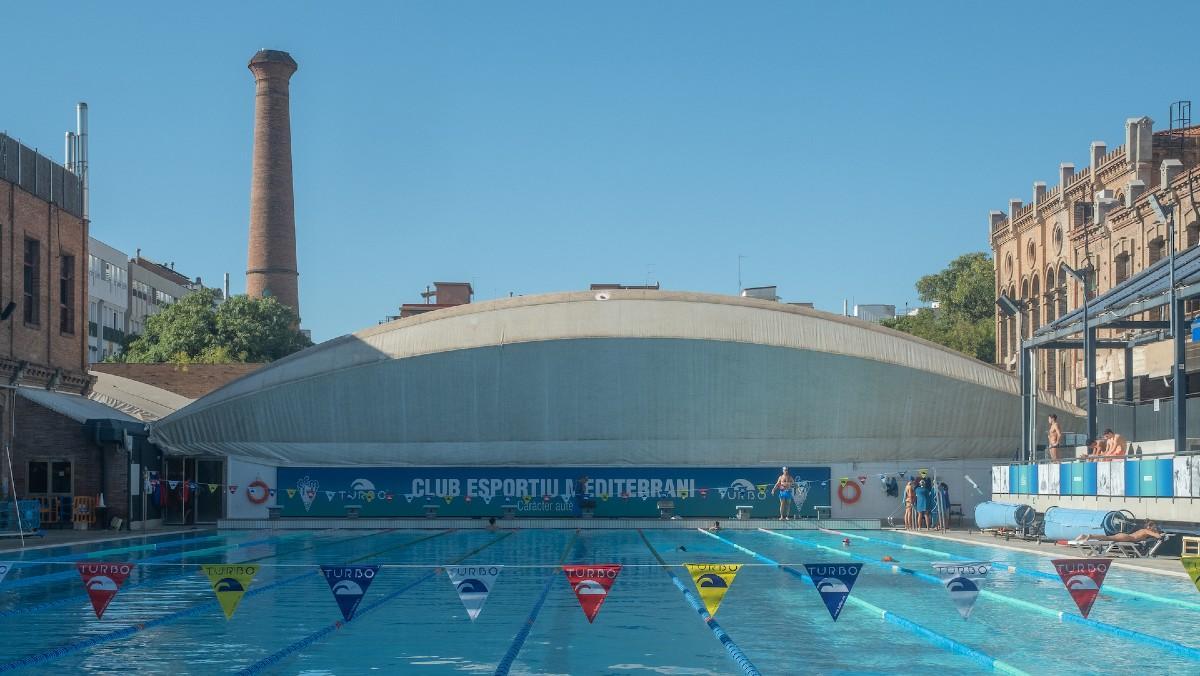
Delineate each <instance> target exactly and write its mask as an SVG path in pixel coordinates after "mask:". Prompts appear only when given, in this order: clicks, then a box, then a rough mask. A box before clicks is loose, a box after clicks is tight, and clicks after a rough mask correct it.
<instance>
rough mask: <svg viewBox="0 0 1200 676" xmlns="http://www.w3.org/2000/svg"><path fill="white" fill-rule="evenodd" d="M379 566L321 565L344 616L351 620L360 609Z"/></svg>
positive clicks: (330, 589) (322, 572)
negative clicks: (359, 606) (359, 605)
mask: <svg viewBox="0 0 1200 676" xmlns="http://www.w3.org/2000/svg"><path fill="white" fill-rule="evenodd" d="M377 572H379V566H321V574H322V575H324V576H325V581H326V582H328V583H329V591H331V592H333V600H334V601H337V604H338V608H339V609H341V611H342V617H343V618H344V619H345V620H346V621H347V622H349V621H350V618H352V617H354V611H355V610H358V604H359V603H361V602H362V600H363V596H365V595H366V593H367V588H368V587H370V586H371V583H372V582H374V581H375V573H377Z"/></svg>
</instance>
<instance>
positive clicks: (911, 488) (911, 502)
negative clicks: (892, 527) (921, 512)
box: [904, 476, 917, 530]
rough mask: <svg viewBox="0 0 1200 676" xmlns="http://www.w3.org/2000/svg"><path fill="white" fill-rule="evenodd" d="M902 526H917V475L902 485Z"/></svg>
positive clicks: (910, 528) (907, 527)
mask: <svg viewBox="0 0 1200 676" xmlns="http://www.w3.org/2000/svg"><path fill="white" fill-rule="evenodd" d="M904 527H905V528H906V529H907V530H912V529H914V528H916V527H917V477H915V476H914V477H913V478H911V479H909V480H908V483H907V484H906V485H905V486H904Z"/></svg>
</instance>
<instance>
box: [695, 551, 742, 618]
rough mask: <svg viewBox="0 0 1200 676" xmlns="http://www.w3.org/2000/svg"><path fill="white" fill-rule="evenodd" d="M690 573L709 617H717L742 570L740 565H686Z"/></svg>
mask: <svg viewBox="0 0 1200 676" xmlns="http://www.w3.org/2000/svg"><path fill="white" fill-rule="evenodd" d="M683 565H685V566H687V569H688V572H689V573H691V575H692V582H693V583H695V585H696V591H697V592H699V593H700V599H701V600H702V601H704V607H705V608H706V609H708V614H709V615H716V614H717V608H719V607H721V599H723V598H725V592H727V591H729V588H730V587H731V586H733V578H735V577H737V574H738V571H739V570H740V569H741V567H742V564H740V563H685V564H683Z"/></svg>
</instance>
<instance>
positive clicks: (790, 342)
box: [152, 290, 1077, 466]
mask: <svg viewBox="0 0 1200 676" xmlns="http://www.w3.org/2000/svg"><path fill="white" fill-rule="evenodd" d="M1019 401H1020V400H1019V396H1018V389H1017V381H1016V379H1015V378H1013V377H1012V376H1010V375H1008V374H1006V373H1004V372H1002V371H1000V370H998V369H996V368H993V367H991V366H989V365H987V364H984V363H982V362H979V361H977V360H974V359H970V358H968V357H965V356H963V355H961V354H959V353H957V352H954V351H952V350H948V349H946V348H943V347H941V346H938V345H934V344H932V343H929V342H926V341H923V340H920V339H916V338H913V337H912V336H909V335H907V334H903V333H899V332H896V331H892V330H889V329H885V328H882V327H879V326H877V325H874V324H870V323H866V322H861V321H858V320H856V319H850V318H845V317H841V316H838V315H832V314H828V313H824V312H819V311H814V310H809V309H805V308H799V307H794V306H790V305H785V304H782V303H777V302H771V301H760V300H754V299H748V298H738V297H732V296H718V295H708V294H696V293H677V292H665V291H643V290H637V291H622V290H612V291H602V292H573V293H556V294H548V295H542V296H527V297H520V298H508V299H503V300H497V301H489V302H484V303H477V304H471V305H463V306H459V307H454V308H449V309H443V310H437V311H434V312H429V313H426V314H422V315H418V316H415V317H411V318H408V319H402V320H398V321H394V322H390V323H388V324H384V325H380V326H377V327H372V328H369V329H365V330H363V331H359V332H357V333H354V334H351V335H347V336H342V337H340V338H337V339H334V340H331V341H328V342H325V343H322V344H320V345H317V346H315V347H313V348H310V349H308V350H305V351H304V352H301V353H298V354H295V355H292V356H291V357H288V358H287V359H283V360H280V361H278V362H275V363H273V364H270V365H268V366H266V367H264V368H262V369H261V370H259V371H256V372H254V373H252V374H250V375H248V376H246V377H244V378H242V379H240V380H237V381H235V382H233V383H231V384H229V385H227V386H226V387H224V388H222V389H220V390H217V391H215V392H213V393H211V394H209V395H208V396H205V397H203V398H201V399H199V400H197V401H196V402H195V403H193V404H191V405H189V406H187V407H185V408H184V409H182V410H180V411H178V412H176V413H174V414H172V415H170V416H168V417H167V418H164V419H163V420H161V421H159V422H157V423H155V424H154V425H153V426H152V439H153V440H154V441H156V442H158V443H159V444H160V445H162V446H163V447H164V448H166V449H167V450H168V451H171V452H178V453H192V454H211V453H216V454H222V455H234V456H242V457H245V458H248V459H253V460H257V461H260V462H265V463H268V464H280V465H395V466H402V465H416V466H436V465H456V466H484V465H555V466H561V465H582V466H587V465H643V466H680V465H696V466H728V465H739V466H746V465H757V464H774V465H778V464H781V463H782V464H788V463H791V464H795V465H800V464H818V463H828V462H845V461H852V460H853V461H863V462H878V461H903V460H907V459H949V458H975V459H982V458H1008V457H1010V456H1011V455H1012V454H1013V452H1014V449H1016V448H1017V447H1018V446H1019V440H1018V437H1019V434H1020V428H1021V425H1020V408H1019V407H1020V403H1019ZM1041 401H1042V402H1044V403H1045V404H1049V406H1045V407H1044V411H1045V412H1057V413H1059V414H1060V416H1063V415H1066V416H1067V417H1068V418H1070V417H1073V415H1074V414H1076V413H1077V410H1076V409H1074V407H1071V406H1069V405H1068V404H1066V403H1065V402H1062V401H1061V400H1058V399H1056V398H1053V397H1050V396H1049V395H1043V397H1042V399H1041Z"/></svg>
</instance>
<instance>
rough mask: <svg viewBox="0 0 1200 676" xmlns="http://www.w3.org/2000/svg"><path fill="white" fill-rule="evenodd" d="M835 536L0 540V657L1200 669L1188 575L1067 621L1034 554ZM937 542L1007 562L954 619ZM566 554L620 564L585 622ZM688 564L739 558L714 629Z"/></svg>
mask: <svg viewBox="0 0 1200 676" xmlns="http://www.w3.org/2000/svg"><path fill="white" fill-rule="evenodd" d="M850 535H851V536H855V535H857V536H859V537H852V539H851V545H850V547H848V548H846V547H843V545H842V542H841V541H842V538H843V535H839V534H833V533H821V532H813V531H789V532H787V533H775V534H773V533H769V532H763V531H736V532H731V531H725V532H722V533H720V534H719V536H718V537H712V536H709V535H706V534H703V533H700V532H698V531H688V530H646V531H636V530H585V531H582V532H581V533H579V534H576V533H575V532H574V531H569V530H557V531H556V530H529V531H520V532H500V533H489V532H486V531H479V530H471V531H466V530H461V531H430V530H424V531H300V532H295V531H287V532H283V531H222V532H219V533H214V532H206V533H195V534H188V535H183V536H180V535H172V536H165V537H149V538H143V539H136V540H125V541H120V542H114V543H109V544H91V545H82V546H75V547H70V548H55V549H47V550H37V551H31V552H27V553H26V554H25V556H24V557H17V556H11V555H3V554H0V560H7V561H16V562H17V565H16V566H15V567H14V568H13V570H12V571H11V572H10V573H9V575H8V577H7V578H6V579H5V580H4V581H3V582H2V583H0V635H3V636H4V641H3V642H0V670H4V671H7V670H12V669H16V668H24V669H27V670H31V671H32V670H40V671H45V670H49V669H54V670H56V671H58V672H88V673H117V672H120V673H130V672H132V673H164V672H176V673H213V672H223V673H224V672H241V671H247V670H249V671H251V672H252V673H257V672H271V673H302V674H351V673H367V672H371V671H377V672H383V673H397V672H412V673H429V674H436V673H454V672H487V673H491V672H494V671H495V670H496V669H497V666H498V665H500V666H502V667H510V668H511V672H510V673H512V674H610V673H613V674H616V673H645V674H729V673H741V672H742V668H741V667H740V666H739V664H738V662H737V661H735V659H733V656H734V655H735V654H740V655H744V657H745V659H746V660H748V662H749V663H752V664H753V666H754V667H755V668H757V669H758V670H759V671H761V673H764V674H783V673H788V674H794V673H829V674H843V673H866V672H881V671H889V672H893V673H926V674H928V673H930V670H931V669H936V670H941V671H944V672H950V673H987V672H989V671H992V668H991V667H990V666H988V664H989V663H988V662H987V660H989V659H994V660H999V661H1000V666H1001V667H1002V668H1003V667H1005V666H1006V665H1007V666H1011V667H1012V668H1013V669H1015V670H1018V671H1025V672H1028V673H1037V674H1042V673H1047V674H1049V673H1054V674H1070V673H1079V674H1083V673H1098V672H1119V671H1129V670H1138V671H1149V672H1154V673H1168V672H1172V673H1189V672H1190V673H1195V672H1196V670H1197V669H1198V668H1200V637H1198V636H1197V634H1196V632H1195V631H1194V629H1193V627H1194V625H1195V622H1196V621H1197V620H1198V619H1200V594H1197V592H1196V590H1195V588H1194V587H1193V586H1192V585H1191V583H1190V582H1189V581H1188V580H1187V579H1184V578H1174V577H1168V576H1162V575H1155V574H1150V573H1142V572H1138V571H1133V570H1129V569H1126V568H1113V569H1111V570H1110V572H1109V573H1108V577H1107V579H1106V580H1105V586H1104V591H1103V592H1102V594H1101V596H1100V599H1099V600H1098V601H1097V602H1096V604H1095V607H1094V608H1093V610H1092V612H1091V615H1090V619H1089V620H1088V621H1081V618H1078V616H1077V613H1078V610H1077V609H1076V607H1075V605H1074V603H1073V602H1072V600H1071V598H1070V596H1069V595H1068V594H1067V592H1066V591H1065V590H1064V589H1063V586H1062V583H1061V582H1060V581H1059V579H1058V577H1057V575H1056V574H1055V573H1054V571H1053V568H1052V567H1051V565H1050V563H1049V559H1047V558H1046V557H1043V556H1038V555H1035V554H1025V553H1018V552H1013V551H1008V550H1002V549H995V548H988V547H983V546H978V545H968V544H960V543H955V542H948V541H940V540H930V539H925V538H919V537H914V536H906V535H904V534H901V533H893V532H856V533H851V534H850ZM864 536H865V537H867V538H870V539H862V537H864ZM901 544H908V545H910V546H915V547H920V548H921V549H918V550H914V549H904V548H902V547H900V545H901ZM680 547H683V548H685V549H686V551H681V550H680ZM884 556H891V557H893V558H894V559H896V560H897V561H896V562H895V568H894V567H893V564H892V563H884V562H882V558H883V557H884ZM953 556H957V557H964V558H967V559H976V560H991V561H999V562H1003V564H1004V566H1002V567H997V568H996V569H994V570H993V572H992V574H990V575H989V577H988V580H987V582H986V583H985V586H984V589H985V591H987V592H990V595H985V596H983V597H981V598H979V600H978V602H977V604H976V606H975V609H974V612H973V614H972V615H971V617H970V619H969V620H967V621H964V620H963V619H962V618H961V617H960V616H959V614H958V612H956V610H955V608H954V606H953V604H952V603H951V601H950V599H949V597H948V595H947V592H946V591H945V589H944V588H942V586H941V585H940V583H939V582H938V581H937V580H936V578H933V577H930V575H931V573H932V567H931V566H930V565H929V562H930V561H937V560H942V561H944V560H948V558H949V557H953ZM355 559H358V560H360V562H361V563H378V564H384V566H385V567H384V568H382V569H381V570H380V571H379V573H378V575H377V577H376V578H375V580H374V582H373V584H372V585H371V586H370V587H369V589H368V590H367V593H366V594H365V596H364V597H363V601H362V605H361V606H360V607H359V609H358V615H357V616H356V617H355V619H354V620H353V621H352V622H349V623H340V622H339V621H340V620H341V614H340V612H339V610H338V606H337V604H336V603H335V602H334V599H333V597H332V595H331V594H330V591H329V585H328V584H327V583H326V582H325V580H324V578H323V577H321V576H320V574H319V573H318V572H317V569H316V565H317V564H320V563H328V564H340V563H347V562H349V561H352V560H355ZM660 559H661V561H660ZM79 560H89V561H129V562H136V563H139V564H141V565H139V566H137V567H135V568H134V569H133V572H132V573H131V575H130V577H129V579H128V581H127V582H126V583H125V586H124V587H123V588H122V589H121V591H120V593H119V594H118V595H117V596H116V598H115V600H114V601H113V602H112V604H111V605H110V606H109V608H108V610H107V612H106V613H105V615H104V618H103V619H102V620H97V619H96V617H95V615H94V614H93V611H92V607H91V605H90V603H89V601H88V599H87V596H86V595H85V593H84V590H83V586H82V583H81V582H80V579H79V575H78V573H77V572H76V570H75V568H74V566H73V565H71V563H72V562H74V561H79ZM249 561H255V562H257V563H258V564H259V565H260V566H262V568H261V570H260V571H259V573H258V574H257V577H255V579H254V581H253V583H252V584H251V585H250V587H249V592H248V593H247V594H246V596H245V597H244V598H243V599H242V601H241V604H240V606H239V607H238V609H237V611H236V614H235V615H234V616H233V618H232V619H231V620H229V621H226V620H225V618H224V615H223V614H222V612H221V610H220V608H219V607H218V606H217V603H216V602H215V600H214V599H213V594H212V591H211V589H210V586H209V582H208V580H207V579H206V578H205V577H204V576H203V575H202V574H201V573H200V572H199V569H198V567H197V564H198V563H212V562H249ZM460 561H461V562H462V563H463V564H504V566H505V568H504V569H503V571H502V573H501V575H500V577H499V578H498V580H497V583H496V584H495V585H494V586H493V591H492V593H491V595H490V596H489V597H488V598H487V601H486V605H485V606H484V608H483V612H482V613H481V614H480V615H479V617H478V619H477V620H475V621H474V622H472V621H470V620H469V619H468V618H467V614H466V611H465V610H464V607H463V604H462V603H460V602H459V599H458V597H457V595H456V591H455V589H454V587H453V586H452V585H451V584H450V582H449V581H448V579H447V576H446V575H445V573H444V572H439V571H436V570H434V569H433V567H432V566H433V565H434V564H451V563H456V562H460ZM768 561H770V562H777V563H782V564H787V565H788V566H789V567H791V566H794V568H791V570H793V571H795V572H788V571H787V570H781V569H780V568H778V567H776V566H774V565H768V563H767V562H768ZM560 562H565V563H621V564H623V565H624V568H623V569H622V570H621V572H620V575H619V577H618V578H617V580H616V582H615V584H614V585H613V587H612V590H611V592H610V594H609V596H608V597H607V600H606V602H605V603H604V605H603V606H602V607H601V610H600V612H599V614H598V616H597V617H596V620H595V622H594V623H593V624H589V623H588V621H587V619H586V618H585V617H584V614H583V612H582V611H581V610H580V606H579V603H578V602H577V601H576V598H575V596H574V594H573V593H572V590H571V588H570V586H569V585H568V583H567V581H566V580H565V579H564V577H563V575H562V574H561V573H560V572H558V571H559V568H558V567H557V566H558V564H559V563H560ZM693 562H730V563H743V564H748V565H747V566H746V567H744V568H742V570H741V571H740V572H739V573H738V574H737V577H736V581H735V582H734V583H733V584H732V585H730V587H729V591H728V594H727V596H726V597H725V600H724V602H723V603H722V605H721V607H720V610H719V612H718V613H717V616H716V621H717V623H718V624H719V630H717V629H716V628H715V627H711V626H709V625H708V624H706V623H705V622H704V621H703V619H702V618H701V616H700V615H699V614H698V613H697V611H696V610H695V608H694V607H693V606H692V605H691V604H690V603H689V600H688V599H687V598H686V596H685V594H684V593H683V592H682V591H681V590H680V589H679V587H678V586H677V585H676V584H675V581H674V580H673V579H672V576H671V574H669V573H668V571H670V573H673V574H674V575H675V576H676V577H677V578H678V580H679V581H680V583H681V584H680V585H679V586H682V587H683V588H684V589H687V590H688V593H689V594H691V595H693V596H694V594H695V590H694V587H693V586H692V582H691V579H690V577H689V576H688V575H687V572H686V571H685V570H684V569H683V568H682V567H680V564H683V563H693ZM805 563H809V564H811V563H862V564H863V570H862V573H861V575H860V576H859V578H858V581H857V583H856V584H855V585H854V587H853V591H852V594H851V598H852V599H856V600H857V602H855V601H852V602H850V603H848V604H847V605H846V606H845V608H844V610H843V611H842V614H841V616H840V618H839V619H838V621H837V622H834V621H832V620H831V619H830V616H829V613H828V612H827V611H826V608H825V605H824V603H823V602H822V600H821V598H820V596H819V595H818V594H817V592H816V591H815V589H814V587H813V585H812V583H811V582H810V581H808V580H803V579H800V577H799V574H801V573H803V572H804V566H803V564H805ZM662 564H666V566H665V567H664V565H662ZM1008 566H1011V567H1012V568H1013V569H1015V570H1010V569H1009V568H1008ZM897 568H898V569H899V570H897ZM906 571H907V572H906ZM693 600H694V599H693ZM863 602H865V603H863ZM881 610H883V611H888V612H889V615H887V616H886V617H885V616H882V615H881V612H880V611H881ZM1060 612H1061V613H1064V616H1063V618H1064V619H1060V618H1059V616H1058V613H1060ZM339 625H341V626H339ZM720 630H723V631H724V632H727V636H728V640H727V641H725V642H723V641H722V640H720V639H719V638H718V635H719V634H720V633H721V631H720ZM1130 630H1132V631H1133V632H1138V633H1129V632H1130ZM1156 641H1158V642H1157V643H1156ZM731 646H732V647H731Z"/></svg>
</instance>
